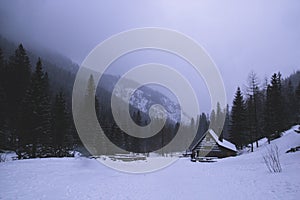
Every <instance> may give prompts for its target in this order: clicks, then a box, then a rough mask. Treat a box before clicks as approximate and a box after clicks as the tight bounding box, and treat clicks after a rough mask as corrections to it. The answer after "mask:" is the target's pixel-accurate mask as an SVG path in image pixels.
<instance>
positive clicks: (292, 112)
mask: <svg viewBox="0 0 300 200" xmlns="http://www.w3.org/2000/svg"><path fill="white" fill-rule="evenodd" d="M283 93H284V94H283V95H282V96H283V97H284V98H283V100H284V104H283V105H284V113H283V114H284V116H285V118H286V125H285V128H286V129H288V128H289V127H291V126H292V125H293V124H295V123H296V119H297V109H296V108H297V105H296V104H297V103H296V96H295V92H294V87H293V85H292V82H291V80H289V82H288V84H287V85H286V86H285V88H284V90H283Z"/></svg>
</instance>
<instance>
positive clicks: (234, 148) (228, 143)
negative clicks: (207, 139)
mask: <svg viewBox="0 0 300 200" xmlns="http://www.w3.org/2000/svg"><path fill="white" fill-rule="evenodd" d="M208 132H209V133H210V135H211V136H212V137H213V138H214V140H215V141H216V142H217V143H218V145H220V146H222V147H225V148H227V149H230V150H232V151H237V149H236V147H235V145H234V144H232V143H231V142H228V141H227V140H225V139H223V142H221V141H220V140H219V137H218V136H217V134H216V133H215V132H214V131H213V130H212V129H209V130H208Z"/></svg>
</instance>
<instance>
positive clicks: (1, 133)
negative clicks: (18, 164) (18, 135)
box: [0, 48, 7, 149]
mask: <svg viewBox="0 0 300 200" xmlns="http://www.w3.org/2000/svg"><path fill="white" fill-rule="evenodd" d="M4 63H5V62H4V58H3V54H2V49H1V48H0V149H1V148H3V149H4V147H5V146H7V144H6V142H7V136H6V118H7V99H6V93H5V91H4V88H3V79H4V77H5V74H4V73H5V68H4V67H5V65H4Z"/></svg>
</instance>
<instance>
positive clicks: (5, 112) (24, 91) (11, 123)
mask: <svg viewBox="0 0 300 200" xmlns="http://www.w3.org/2000/svg"><path fill="white" fill-rule="evenodd" d="M37 56H38V55H37ZM47 62H49V61H47ZM52 70H53V69H52ZM54 74H55V73H51V74H50V73H48V72H47V70H46V69H45V68H44V60H43V59H42V58H38V59H37V60H36V62H35V61H33V60H30V58H29V52H27V50H26V48H25V47H24V46H23V45H22V44H20V45H19V46H18V47H17V48H16V49H15V50H14V52H13V53H11V54H10V55H4V53H3V51H2V50H1V49H0V149H5V150H13V151H15V152H16V154H17V156H18V159H26V158H37V157H39V158H42V157H66V156H74V151H75V150H77V151H80V150H83V149H84V148H83V145H82V144H81V142H80V139H79V137H78V135H77V132H76V129H75V126H74V122H73V118H72V113H71V88H70V87H66V85H65V84H64V83H63V82H62V81H61V82H60V80H62V79H64V78H65V79H68V80H74V75H72V73H71V72H70V73H61V74H60V77H59V78H57V77H55V76H54ZM245 82H246V86H244V88H240V87H238V88H237V90H236V93H235V96H234V100H233V102H232V105H228V106H227V107H226V108H221V107H220V105H219V104H218V105H217V106H216V108H215V109H213V110H212V112H211V113H210V114H206V113H202V114H201V115H199V116H198V117H197V119H193V118H192V119H191V121H190V123H189V124H186V125H184V126H186V127H185V128H186V130H190V129H195V128H196V127H195V124H197V123H199V127H198V131H197V135H196V138H195V140H194V142H193V143H192V144H191V146H193V145H194V144H195V142H197V141H198V140H199V138H200V137H201V136H202V135H203V134H204V133H205V132H206V131H207V129H208V127H209V124H211V127H213V129H214V130H215V132H217V133H219V135H220V136H219V137H220V140H222V139H223V138H225V139H227V140H229V141H231V142H232V143H234V144H235V145H236V147H237V148H238V149H243V148H244V147H246V146H249V147H251V150H252V151H253V146H254V145H256V147H258V142H257V141H258V140H259V139H261V138H263V137H267V138H268V142H269V143H270V142H271V140H273V139H275V138H278V137H280V133H281V132H282V131H284V130H287V129H288V128H290V127H291V126H292V125H294V124H297V123H300V72H299V71H297V72H295V73H294V74H292V75H291V76H290V77H288V78H283V77H282V76H281V73H280V72H276V73H274V74H273V75H272V76H271V77H269V78H266V79H265V81H261V80H260V79H259V78H258V75H257V74H256V73H255V72H251V73H250V74H249V77H248V80H245ZM71 85H72V83H71ZM93 90H96V86H95V83H94V80H93V76H90V78H89V84H88V88H86V95H87V96H88V95H90V94H92V91H93ZM98 94H100V95H98ZM108 96H109V95H108V94H107V93H105V91H102V93H101V92H100V93H98V92H97V95H96V99H95V100H96V101H95V102H96V108H95V109H96V113H97V117H98V120H99V121H100V122H101V123H102V125H103V127H105V128H104V129H105V131H108V132H109V134H110V135H111V138H113V139H114V140H116V141H119V143H120V144H121V145H124V146H126V145H127V146H128V145H131V146H133V148H132V149H133V150H134V151H135V152H140V153H149V152H147V151H146V150H145V149H147V145H148V146H149V145H152V146H153V145H158V146H159V145H164V144H163V143H164V141H167V140H169V139H170V138H172V136H173V135H174V134H175V133H176V130H178V126H179V124H178V123H176V122H174V121H167V123H166V125H165V126H164V128H163V130H162V131H163V133H164V134H163V136H162V138H161V141H162V144H146V143H139V142H138V141H134V140H129V139H128V138H123V137H119V135H118V133H120V132H122V131H121V129H120V128H119V127H118V126H117V125H116V124H115V123H114V122H113V120H112V119H110V118H111V117H112V116H111V115H110V114H109V113H107V111H106V106H105V103H104V104H103V102H106V100H107V98H108ZM131 114H132V118H133V119H134V121H135V122H136V123H137V124H138V125H145V124H147V123H148V120H149V118H148V116H147V113H143V112H142V111H140V110H139V109H137V108H133V109H132V113H131ZM224 115H225V123H224V127H218V126H217V125H215V124H218V123H217V122H218V121H219V120H220V118H221V117H224ZM87 119H88V117H87ZM157 120H158V121H159V120H160V119H157ZM196 120H197V123H195V122H196ZM91 131H93V130H91ZM183 142H184V141H183ZM102 145H103V146H102V147H101V148H100V149H101V151H100V152H101V153H106V154H111V153H116V152H107V151H106V150H105V149H107V148H106V147H105V145H106V144H105V143H103V144H102ZM178 145H180V144H178ZM171 151H172V150H168V149H162V150H161V151H160V152H159V153H161V154H162V155H164V154H166V153H169V152H171Z"/></svg>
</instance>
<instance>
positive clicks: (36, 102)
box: [18, 58, 51, 158]
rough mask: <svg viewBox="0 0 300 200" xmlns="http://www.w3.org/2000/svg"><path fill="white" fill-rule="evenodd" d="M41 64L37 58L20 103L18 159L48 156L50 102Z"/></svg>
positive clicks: (49, 153)
mask: <svg viewBox="0 0 300 200" xmlns="http://www.w3.org/2000/svg"><path fill="white" fill-rule="evenodd" d="M47 81H48V80H47V79H45V73H44V71H43V68H42V62H41V59H40V58H39V59H38V61H37V64H36V69H35V72H34V73H33V75H32V78H31V82H30V86H29V88H28V90H27V91H26V94H25V97H24V100H23V102H22V110H21V114H20V127H19V130H18V135H19V150H18V152H19V158H22V157H24V155H26V156H25V157H31V158H35V157H46V156H50V155H51V152H49V151H50V149H49V148H50V147H49V146H50V139H51V138H50V128H51V127H50V125H51V124H50V120H51V110H50V100H49V96H48V94H47V91H46V86H47V85H48V83H47Z"/></svg>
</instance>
